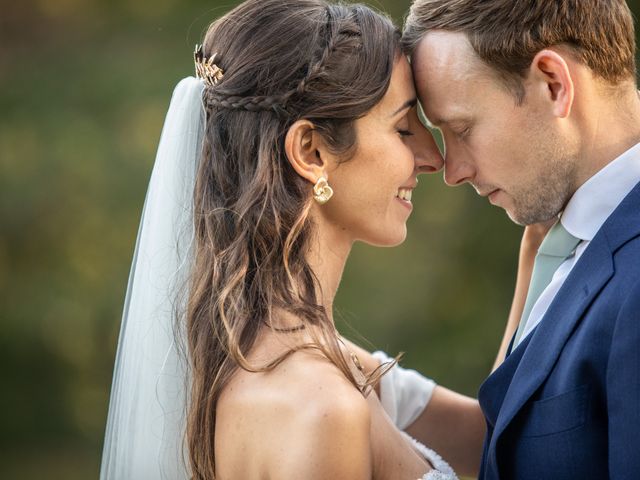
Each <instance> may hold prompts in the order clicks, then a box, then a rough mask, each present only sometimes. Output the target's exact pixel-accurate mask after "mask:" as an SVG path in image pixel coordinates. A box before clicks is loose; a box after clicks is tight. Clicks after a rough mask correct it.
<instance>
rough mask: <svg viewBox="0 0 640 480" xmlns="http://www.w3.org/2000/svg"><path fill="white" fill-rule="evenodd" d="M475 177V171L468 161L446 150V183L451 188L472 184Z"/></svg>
mask: <svg viewBox="0 0 640 480" xmlns="http://www.w3.org/2000/svg"><path fill="white" fill-rule="evenodd" d="M474 175H475V169H474V167H473V165H471V164H470V163H469V162H468V161H466V160H465V159H464V158H463V157H461V156H456V155H455V153H454V152H452V151H450V150H448V149H447V150H446V153H445V156H444V181H445V183H446V184H447V185H449V186H450V187H456V186H458V185H462V184H463V183H467V182H471V181H472V180H473V176H474Z"/></svg>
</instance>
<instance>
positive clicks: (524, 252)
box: [491, 218, 556, 371]
mask: <svg viewBox="0 0 640 480" xmlns="http://www.w3.org/2000/svg"><path fill="white" fill-rule="evenodd" d="M555 222H556V219H555V218H554V219H553V220H552V221H550V222H546V223H538V224H536V225H530V226H528V227H526V228H525V229H524V234H523V235H522V241H521V242H520V255H519V260H518V275H517V277H516V287H515V292H514V294H513V302H512V303H511V310H510V311H509V317H508V319H507V326H506V328H505V331H504V335H503V337H502V342H501V343H500V349H499V350H498V355H497V357H496V360H495V362H494V364H493V368H492V369H491V371H494V370H495V369H496V368H498V367H499V366H500V365H502V362H503V361H504V359H505V356H506V354H507V349H508V348H509V343H511V338H512V337H513V335H514V334H515V333H516V330H517V329H518V323H520V317H521V316H522V311H523V310H524V304H525V301H526V299H527V292H528V291H529V283H530V282H531V273H532V272H533V262H534V260H535V257H536V253H537V252H538V248H539V247H540V244H541V243H542V240H543V239H544V236H545V235H546V234H547V232H548V231H549V229H550V228H551V227H552V226H553V224H554V223H555Z"/></svg>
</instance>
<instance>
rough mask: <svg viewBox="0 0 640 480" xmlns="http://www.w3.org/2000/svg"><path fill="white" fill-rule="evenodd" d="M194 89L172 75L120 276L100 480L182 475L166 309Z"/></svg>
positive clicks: (195, 138)
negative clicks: (126, 271) (129, 254)
mask: <svg viewBox="0 0 640 480" xmlns="http://www.w3.org/2000/svg"><path fill="white" fill-rule="evenodd" d="M203 88H204V83H203V81H202V80H200V79H197V78H194V77H188V78H185V79H183V80H182V81H180V83H178V85H177V86H176V88H175V90H174V92H173V97H172V98H171V104H170V105H169V112H168V113H167V117H166V119H165V123H164V127H163V129H162V135H161V137H160V144H159V146H158V153H157V155H156V161H155V165H154V167H153V173H152V174H151V180H150V183H149V188H148V190H147V196H146V199H145V203H144V209H143V213H142V219H141V221H140V229H139V231H138V239H137V242H136V248H135V253H134V256H133V262H132V265H131V273H130V275H129V284H128V287H127V294H126V300H125V305H124V313H123V316H122V327H121V330H120V337H119V340H118V350H117V354H116V362H115V368H114V373H113V385H112V389H111V399H110V403H109V416H108V419H107V428H106V434H105V443H104V448H103V454H102V465H101V471H100V479H101V480H129V479H132V480H146V479H149V480H157V479H171V480H182V479H188V478H189V477H190V475H189V474H188V469H187V465H188V462H187V460H186V458H185V453H186V448H185V447H184V427H185V411H186V399H187V394H188V392H187V388H186V386H187V383H188V378H187V369H186V366H185V363H184V360H185V359H184V357H183V356H182V355H181V352H180V351H179V348H180V347H181V345H179V344H177V343H176V329H175V326H176V322H175V318H176V317H175V314H176V311H182V308H183V297H180V296H179V292H180V291H181V290H182V289H184V288H186V285H185V282H186V279H187V276H188V272H189V269H190V267H191V258H192V248H193V189H194V185H195V175H196V170H197V167H198V161H199V158H200V154H201V150H202V139H203V134H204V126H205V112H204V107H203V102H202V92H203ZM176 309H177V310H176ZM177 336H178V339H179V338H180V336H181V334H180V333H178V334H177Z"/></svg>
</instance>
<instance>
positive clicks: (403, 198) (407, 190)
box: [395, 185, 416, 210]
mask: <svg viewBox="0 0 640 480" xmlns="http://www.w3.org/2000/svg"><path fill="white" fill-rule="evenodd" d="M415 187H416V186H415V185H407V186H403V187H400V188H399V189H398V193H397V194H396V197H395V198H396V200H397V201H398V202H400V204H401V205H402V206H403V207H405V208H408V209H409V210H412V209H413V204H412V203H411V196H412V194H413V189H414V188H415Z"/></svg>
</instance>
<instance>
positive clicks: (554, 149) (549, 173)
mask: <svg viewBox="0 0 640 480" xmlns="http://www.w3.org/2000/svg"><path fill="white" fill-rule="evenodd" d="M412 65H413V73H414V78H415V82H416V90H417V93H418V97H419V99H420V102H421V103H422V106H423V109H424V112H425V114H426V116H427V119H428V120H429V121H430V122H431V123H432V124H433V125H434V126H435V127H437V128H438V129H439V130H440V131H441V133H442V136H443V139H444V144H445V166H444V169H445V175H444V177H445V181H446V183H447V184H449V185H451V186H455V185H460V184H463V183H470V184H471V185H473V187H474V188H475V189H476V191H477V192H478V194H480V195H482V196H485V197H488V199H489V201H490V202H491V203H492V204H494V205H497V206H500V207H502V208H503V209H505V211H506V212H507V214H508V215H509V216H510V217H511V219H512V220H513V221H515V222H516V223H519V224H532V223H537V222H541V221H545V220H549V219H551V218H552V217H553V216H555V215H557V214H558V213H559V212H560V211H561V209H562V208H563V206H564V205H565V203H566V201H567V200H568V198H569V197H570V185H569V180H568V179H570V178H571V177H572V169H573V168H574V167H573V165H574V164H575V162H574V161H573V158H571V155H569V154H568V153H567V149H566V145H567V143H568V142H567V139H566V138H563V132H562V130H561V129H559V128H557V125H556V124H555V123H554V117H553V115H552V114H551V112H549V111H547V110H545V106H544V104H543V103H542V102H537V101H536V98H537V97H536V95H531V99H530V98H529V97H528V96H527V97H525V98H526V100H525V102H524V103H523V104H522V105H518V104H517V102H516V97H515V96H514V94H513V93H512V92H511V91H509V90H508V89H507V87H506V86H505V85H504V83H503V82H502V81H501V80H500V79H499V77H498V75H497V74H495V73H494V72H493V71H492V70H491V69H490V68H489V67H488V66H487V65H485V64H484V63H483V62H482V61H481V60H480V59H479V57H478V56H477V55H476V54H475V52H474V50H473V47H472V46H471V45H470V43H469V41H468V40H467V37H466V36H465V35H464V34H461V33H452V32H442V31H434V32H430V33H428V34H427V35H426V36H425V38H424V39H423V40H422V41H421V43H420V44H419V46H418V48H417V49H416V51H415V52H414V55H413V58H412ZM526 88H527V85H525V89H526ZM532 88H533V87H532ZM536 88H537V87H536Z"/></svg>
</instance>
